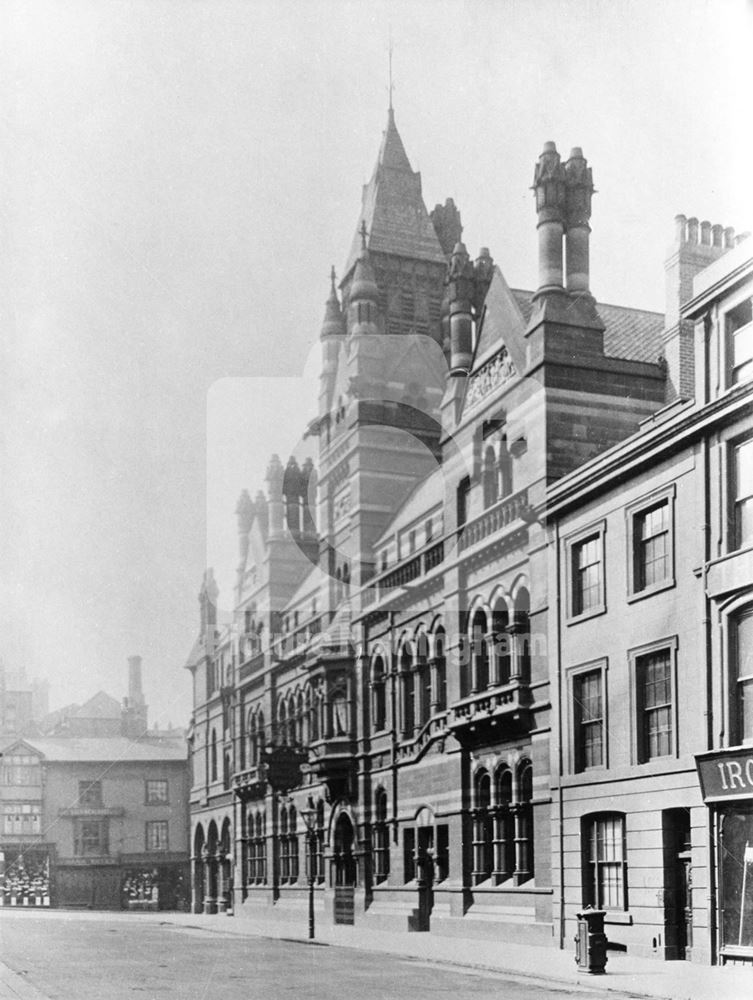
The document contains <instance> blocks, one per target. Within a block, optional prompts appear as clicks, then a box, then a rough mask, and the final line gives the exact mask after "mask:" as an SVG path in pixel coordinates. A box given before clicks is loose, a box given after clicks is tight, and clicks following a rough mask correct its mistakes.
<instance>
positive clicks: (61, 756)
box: [6, 736, 187, 763]
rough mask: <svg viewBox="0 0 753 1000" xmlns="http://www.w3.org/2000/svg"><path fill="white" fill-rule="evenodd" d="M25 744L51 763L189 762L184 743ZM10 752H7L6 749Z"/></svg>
mask: <svg viewBox="0 0 753 1000" xmlns="http://www.w3.org/2000/svg"><path fill="white" fill-rule="evenodd" d="M24 743H25V744H26V745H27V746H29V747H31V748H32V749H34V750H36V751H38V752H39V753H40V754H42V755H43V756H44V758H45V760H48V761H79V762H82V763H83V762H86V761H97V762H107V761H149V760H161V761H169V760H186V758H187V747H186V744H185V742H184V741H183V740H168V739H151V740H149V739H143V740H129V739H126V738H125V737H123V736H109V737H108V736H102V737H80V738H76V737H75V736H58V737H54V736H48V737H43V738H41V739H35V738H34V737H31V738H28V739H25V740H24ZM6 749H7V748H6Z"/></svg>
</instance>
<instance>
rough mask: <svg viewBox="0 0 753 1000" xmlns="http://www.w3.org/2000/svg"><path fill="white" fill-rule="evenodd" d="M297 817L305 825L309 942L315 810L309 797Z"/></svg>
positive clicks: (311, 924) (312, 928)
mask: <svg viewBox="0 0 753 1000" xmlns="http://www.w3.org/2000/svg"><path fill="white" fill-rule="evenodd" d="M299 816H301V818H302V819H303V822H304V823H305V824H306V840H307V842H308V847H309V869H308V877H309V940H310V941H311V940H313V938H314V877H315V873H314V859H315V850H316V808H315V807H314V803H313V802H312V801H311V797H309V800H308V803H307V804H306V808H305V809H301V811H300V813H299Z"/></svg>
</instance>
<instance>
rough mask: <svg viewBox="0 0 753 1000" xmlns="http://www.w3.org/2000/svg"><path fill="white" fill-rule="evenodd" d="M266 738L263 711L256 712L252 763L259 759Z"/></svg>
mask: <svg viewBox="0 0 753 1000" xmlns="http://www.w3.org/2000/svg"><path fill="white" fill-rule="evenodd" d="M265 743H266V740H265V734H264V712H261V711H259V712H257V713H256V750H255V754H254V764H258V763H259V761H260V760H261V752H262V750H263V749H264V746H265Z"/></svg>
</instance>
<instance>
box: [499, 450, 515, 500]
mask: <svg viewBox="0 0 753 1000" xmlns="http://www.w3.org/2000/svg"><path fill="white" fill-rule="evenodd" d="M499 487H500V490H499V495H500V497H509V496H510V494H511V493H512V456H511V455H510V452H509V451H508V450H507V438H506V437H503V438H502V440H501V441H500V445H499Z"/></svg>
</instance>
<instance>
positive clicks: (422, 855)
mask: <svg viewBox="0 0 753 1000" xmlns="http://www.w3.org/2000/svg"><path fill="white" fill-rule="evenodd" d="M414 857H415V869H416V889H417V890H418V925H417V927H416V930H419V931H428V930H430V928H431V911H432V909H433V907H434V878H435V862H436V855H435V845H434V813H433V812H432V810H431V809H429V807H428V806H424V807H423V808H422V809H420V810H419V811H418V813H417V814H416V850H415V855H414Z"/></svg>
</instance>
